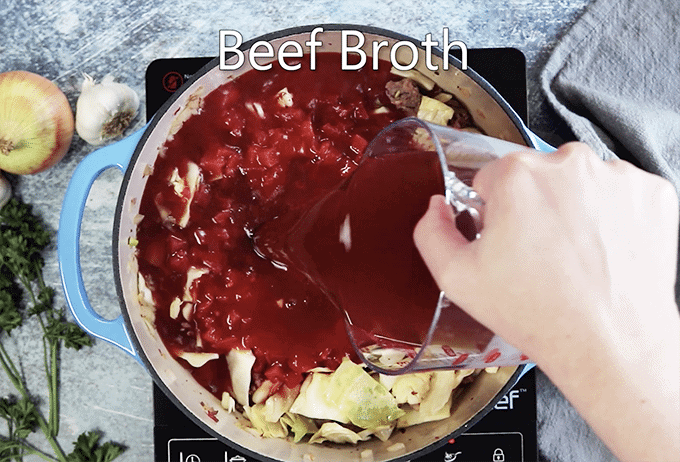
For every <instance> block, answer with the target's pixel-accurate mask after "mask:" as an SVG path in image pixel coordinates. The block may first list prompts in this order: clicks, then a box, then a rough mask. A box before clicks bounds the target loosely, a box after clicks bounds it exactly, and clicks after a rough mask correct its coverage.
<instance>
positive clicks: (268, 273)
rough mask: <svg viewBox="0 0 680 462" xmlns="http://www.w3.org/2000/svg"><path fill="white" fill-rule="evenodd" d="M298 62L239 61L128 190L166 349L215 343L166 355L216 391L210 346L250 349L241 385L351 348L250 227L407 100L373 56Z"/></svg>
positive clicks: (301, 195) (227, 387)
mask: <svg viewBox="0 0 680 462" xmlns="http://www.w3.org/2000/svg"><path fill="white" fill-rule="evenodd" d="M300 63H301V65H302V68H301V69H300V70H297V71H294V72H291V71H285V70H282V69H281V68H280V66H278V64H277V63H274V64H273V68H272V69H271V70H270V71H265V72H261V71H250V72H248V73H246V74H244V75H242V76H240V77H238V78H236V79H234V80H232V81H229V82H228V83H226V84H224V85H222V86H221V87H219V88H217V89H216V90H214V91H212V92H211V93H210V94H208V95H207V96H205V98H204V101H203V104H202V106H201V109H200V111H198V113H197V114H194V115H192V116H191V117H190V118H189V119H188V120H186V121H185V122H184V124H183V125H182V127H181V128H180V129H179V131H178V132H177V133H176V134H175V135H174V136H173V137H171V138H170V139H168V140H167V142H166V143H165V145H164V149H163V150H162V152H161V154H160V155H159V156H158V158H157V160H156V163H155V165H154V166H153V173H152V174H151V175H150V176H149V178H148V183H147V186H146V189H145V191H144V195H143V197H142V201H141V206H140V213H141V214H142V215H143V217H144V218H143V220H142V221H141V222H140V223H139V225H138V231H137V240H138V253H137V255H138V260H139V270H140V272H141V274H142V275H143V276H144V279H145V282H146V285H147V286H148V288H149V289H150V290H151V293H152V294H153V298H154V304H155V306H156V327H157V329H158V332H159V334H160V336H161V338H162V340H163V342H164V343H165V345H166V346H167V348H168V350H169V351H170V352H171V353H172V354H174V355H177V354H179V353H181V352H214V353H218V354H219V355H220V358H219V359H217V360H212V361H208V362H207V363H206V364H204V365H203V366H201V367H193V366H191V365H189V364H188V363H187V362H186V361H184V360H182V359H179V361H180V363H182V364H183V365H184V366H186V367H187V369H189V370H190V371H191V372H192V374H193V375H194V377H195V378H196V379H197V381H198V382H199V383H200V384H201V385H203V386H204V387H205V388H206V389H208V390H210V391H211V392H212V393H213V394H215V395H216V396H217V397H220V396H221V395H222V392H224V391H231V381H230V378H229V372H228V368H227V365H226V361H225V359H224V355H226V354H227V353H228V352H229V351H230V350H232V349H234V348H236V349H250V350H252V352H253V353H254V355H255V357H256V362H255V365H254V367H253V382H252V386H254V387H258V386H259V385H260V384H261V383H262V382H263V381H264V380H266V379H269V380H270V381H272V382H274V383H276V384H285V385H287V386H288V387H294V386H296V385H298V384H300V383H301V382H302V381H303V373H305V372H306V371H309V370H310V369H312V368H314V367H317V366H324V367H329V368H331V369H335V368H337V366H338V365H339V364H340V362H341V361H342V358H343V357H345V356H352V355H353V352H352V348H351V346H350V344H349V341H348V339H347V335H346V333H345V326H344V322H343V317H342V316H341V314H340V312H339V310H337V309H336V308H335V307H334V306H333V305H332V304H331V303H330V302H329V301H328V300H327V298H326V297H325V296H324V295H323V294H322V293H321V292H320V291H319V289H318V288H317V287H316V286H315V285H314V284H312V283H310V282H309V281H308V280H307V278H305V277H304V276H303V275H302V274H300V273H299V272H297V271H283V270H281V269H278V268H276V267H275V266H274V265H272V263H271V262H270V261H268V260H266V259H263V258H261V257H260V256H258V254H256V253H255V251H254V248H253V245H252V242H251V238H250V236H251V235H252V233H253V232H255V231H256V230H257V229H258V227H259V226H260V225H262V224H263V223H265V222H267V221H269V220H271V219H273V218H276V217H277V216H281V215H283V214H288V215H290V214H291V213H293V214H294V213H295V211H297V210H304V209H305V207H309V204H313V203H315V202H316V201H318V200H319V199H320V198H322V197H323V196H324V195H326V194H328V193H329V192H330V191H332V190H333V189H335V188H336V187H337V186H338V185H339V184H341V183H342V182H343V180H344V179H346V178H347V177H348V175H350V173H351V172H352V171H353V170H354V169H355V168H356V166H357V164H358V162H359V161H360V159H361V156H362V153H363V150H364V148H365V147H366V145H367V144H368V141H370V140H371V139H372V138H373V137H374V136H375V135H377V133H378V132H379V131H380V130H381V129H382V128H384V127H385V126H387V125H388V124H390V123H391V122H393V121H395V120H397V119H400V118H403V117H405V116H407V115H411V114H412V109H413V104H412V103H411V102H409V101H406V102H404V103H403V104H402V103H401V102H399V101H396V100H395V99H394V94H395V93H398V94H400V95H401V94H403V92H402V91H401V90H394V89H392V90H391V94H390V90H389V89H390V87H391V86H393V85H394V84H390V85H388V82H400V81H402V80H404V79H402V77H399V76H396V75H393V74H391V72H390V69H391V65H390V63H389V62H387V61H382V62H381V63H380V68H379V70H377V71H374V70H372V69H371V68H370V66H365V67H363V68H362V69H361V70H358V71H342V70H341V57H340V54H335V53H323V54H319V55H317V69H316V70H314V71H311V70H309V69H308V62H307V61H306V60H301V61H300ZM411 86H413V85H411ZM413 87H414V88H415V86H413ZM386 88H388V91H386ZM411 96H412V95H411ZM410 111H411V112H410ZM463 114H465V112H463ZM456 123H458V124H460V123H465V120H463V122H461V120H460V119H458V120H457V122H456Z"/></svg>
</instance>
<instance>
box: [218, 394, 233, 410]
mask: <svg viewBox="0 0 680 462" xmlns="http://www.w3.org/2000/svg"><path fill="white" fill-rule="evenodd" d="M220 404H221V405H222V407H223V408H224V409H225V410H226V411H227V412H234V411H235V410H236V401H234V398H232V396H231V395H230V394H229V393H227V392H226V391H223V392H222V401H220Z"/></svg>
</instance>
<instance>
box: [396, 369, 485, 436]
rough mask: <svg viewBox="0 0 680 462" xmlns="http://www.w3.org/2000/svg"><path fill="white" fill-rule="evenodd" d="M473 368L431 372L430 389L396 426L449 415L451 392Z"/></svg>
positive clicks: (401, 426)
mask: <svg viewBox="0 0 680 462" xmlns="http://www.w3.org/2000/svg"><path fill="white" fill-rule="evenodd" d="M473 372H474V369H462V370H457V371H435V372H432V380H431V383H430V390H429V391H428V392H427V394H426V395H425V396H424V397H423V399H422V401H421V402H420V404H419V405H418V406H417V408H413V409H409V410H408V411H406V413H405V415H404V416H402V417H401V418H400V419H399V421H398V422H397V427H399V428H403V427H409V426H411V425H416V424H419V423H423V422H431V421H434V420H442V419H445V418H447V417H449V416H450V415H451V404H452V394H453V390H454V388H456V387H457V386H458V385H460V383H461V382H462V380H463V379H464V378H465V377H467V376H468V375H470V374H472V373H473Z"/></svg>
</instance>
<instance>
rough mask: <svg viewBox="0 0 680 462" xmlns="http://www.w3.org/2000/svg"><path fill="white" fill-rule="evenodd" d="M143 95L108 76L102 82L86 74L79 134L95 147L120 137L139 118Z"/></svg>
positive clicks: (79, 108)
mask: <svg viewBox="0 0 680 462" xmlns="http://www.w3.org/2000/svg"><path fill="white" fill-rule="evenodd" d="M138 108H139V96H137V93H136V92H135V91H134V90H133V89H132V88H130V87H128V86H127V85H125V84H123V83H117V82H114V79H113V76H111V75H107V76H105V77H104V78H103V79H102V81H101V83H96V82H95V81H94V79H93V78H92V77H90V76H89V75H87V74H84V80H83V84H82V91H81V93H80V96H79V97H78V101H77V103H76V132H77V133H78V136H80V137H81V138H82V139H84V140H85V141H86V142H88V143H89V144H92V145H95V146H96V145H100V144H102V143H104V142H106V141H108V140H111V139H113V138H116V137H118V136H120V135H121V134H122V133H123V132H124V131H125V129H126V128H127V127H128V126H129V125H130V122H132V120H133V119H134V118H135V116H136V115H137V109H138Z"/></svg>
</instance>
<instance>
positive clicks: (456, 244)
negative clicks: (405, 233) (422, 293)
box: [413, 196, 471, 298]
mask: <svg viewBox="0 0 680 462" xmlns="http://www.w3.org/2000/svg"><path fill="white" fill-rule="evenodd" d="M413 238H414V241H415V244H416V248H417V249H418V251H419V252H420V255H421V256H422V258H423V261H424V262H425V264H426V265H427V267H428V269H429V270H430V273H431V274H432V277H433V278H434V280H435V281H436V282H437V285H438V286H439V288H440V289H441V290H443V291H444V292H446V293H447V296H449V298H455V296H453V294H452V293H449V292H450V291H452V290H453V291H455V288H456V287H465V286H466V285H467V284H466V283H465V282H464V281H462V279H463V278H466V279H467V278H468V275H469V272H468V271H467V269H469V268H468V265H467V263H465V262H466V261H467V260H468V257H467V254H468V253H469V246H470V245H471V244H470V242H469V241H468V240H467V239H466V238H465V237H464V236H463V235H462V234H461V233H460V231H459V230H458V229H457V228H456V222H455V216H454V214H453V210H452V208H451V206H450V205H449V204H447V203H446V200H445V198H444V196H433V197H432V198H431V199H430V204H429V207H428V209H427V212H425V215H423V217H422V218H421V219H420V221H419V222H418V224H417V225H416V227H415V230H414V232H413ZM456 268H466V271H456V270H455V269H456Z"/></svg>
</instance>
